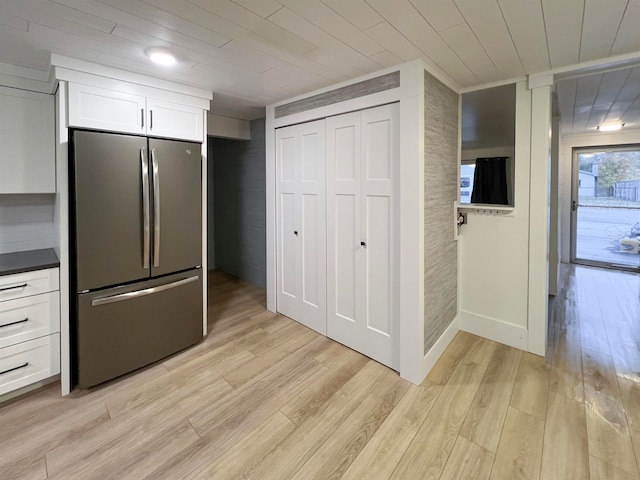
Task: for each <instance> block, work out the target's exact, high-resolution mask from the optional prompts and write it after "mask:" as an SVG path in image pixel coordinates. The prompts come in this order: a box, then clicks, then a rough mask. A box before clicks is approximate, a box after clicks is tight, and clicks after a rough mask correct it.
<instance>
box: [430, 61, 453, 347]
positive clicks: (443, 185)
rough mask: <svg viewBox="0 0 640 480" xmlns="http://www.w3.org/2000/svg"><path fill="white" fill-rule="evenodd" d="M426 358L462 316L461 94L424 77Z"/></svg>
mask: <svg viewBox="0 0 640 480" xmlns="http://www.w3.org/2000/svg"><path fill="white" fill-rule="evenodd" d="M424 101H425V109H424V116H425V118H424V125H425V127H424V162H425V164H424V213H425V218H424V235H425V239H424V248H425V252H424V262H425V265H424V316H425V319H424V320H425V321H424V352H425V353H426V352H428V351H429V349H430V348H431V347H432V346H433V344H434V343H435V342H436V340H438V338H439V337H440V335H442V333H443V332H444V331H445V330H446V328H447V327H448V326H449V325H450V324H451V322H452V321H453V320H454V319H455V317H456V315H457V304H458V298H457V295H458V278H457V264H458V258H457V257H458V254H457V245H456V242H455V241H454V237H453V202H454V201H455V200H456V198H457V195H458V182H459V181H460V180H459V177H460V174H459V172H458V94H457V93H455V92H454V91H453V90H451V89H449V88H448V87H446V86H445V85H444V84H442V83H441V82H440V81H438V80H437V79H436V78H435V77H433V76H432V75H430V74H429V73H428V72H426V71H425V72H424Z"/></svg>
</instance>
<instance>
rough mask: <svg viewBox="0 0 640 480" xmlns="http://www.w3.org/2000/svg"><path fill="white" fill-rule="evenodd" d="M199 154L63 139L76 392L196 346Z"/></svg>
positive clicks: (172, 145) (194, 148)
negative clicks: (68, 198)
mask: <svg viewBox="0 0 640 480" xmlns="http://www.w3.org/2000/svg"><path fill="white" fill-rule="evenodd" d="M200 151H201V145H200V144H197V143H188V142H181V141H174V140H161V139H154V138H146V137H138V136H130V135H118V134H110V133H99V132H89V131H80V130H76V131H73V132H72V138H71V150H70V173H71V176H72V177H73V181H72V182H70V183H71V185H70V188H71V198H72V202H71V206H70V208H71V211H72V212H71V213H72V215H71V217H72V218H71V229H72V232H71V235H70V238H71V246H70V247H71V251H72V252H75V260H74V261H72V263H73V264H72V275H71V277H72V278H71V285H72V288H73V289H74V290H73V291H75V292H76V302H75V305H74V307H75V309H74V311H73V312H72V315H73V316H75V320H76V321H75V323H74V325H75V329H74V331H73V332H72V333H73V334H74V336H75V343H76V347H77V348H76V350H75V359H72V361H73V360H74V362H73V363H74V364H75V365H76V379H77V384H78V385H79V386H80V387H81V388H86V387H90V386H93V385H97V384H99V383H102V382H104V381H106V380H110V379H112V378H115V377H117V376H120V375H122V374H125V373H128V372H130V371H132V370H135V369H137V368H139V367H142V366H144V365H147V364H149V363H152V362H154V361H157V360H159V359H161V358H163V357H166V356H168V355H171V354H172V353H175V352H177V351H179V350H182V349H184V348H186V347H188V346H190V345H192V344H194V343H197V342H198V341H199V340H201V339H202V336H203V327H202V326H203V319H202V315H203V308H202V298H203V297H202V271H201V264H202V260H201V258H202V230H201V229H202V192H201V185H202V182H201V178H202V177H201V175H202V173H201V172H202V168H201V162H202V159H201V154H200ZM72 257H74V256H73V255H72Z"/></svg>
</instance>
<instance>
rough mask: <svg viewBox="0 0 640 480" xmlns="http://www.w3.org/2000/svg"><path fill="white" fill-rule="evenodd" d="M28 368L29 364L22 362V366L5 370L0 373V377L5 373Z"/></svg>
mask: <svg viewBox="0 0 640 480" xmlns="http://www.w3.org/2000/svg"><path fill="white" fill-rule="evenodd" d="M27 366H29V362H24V363H23V364H22V365H18V366H17V367H13V368H10V369H8V370H5V371H4V372H0V375H4V374H5V373H9V372H13V371H15V370H20V369H21V368H24V367H27Z"/></svg>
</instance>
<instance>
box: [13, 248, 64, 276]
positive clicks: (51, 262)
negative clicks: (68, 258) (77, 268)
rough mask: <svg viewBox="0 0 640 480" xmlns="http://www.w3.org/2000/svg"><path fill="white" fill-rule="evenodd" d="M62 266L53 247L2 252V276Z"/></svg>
mask: <svg viewBox="0 0 640 480" xmlns="http://www.w3.org/2000/svg"><path fill="white" fill-rule="evenodd" d="M59 266H60V260H58V256H57V255H56V252H55V251H54V250H53V248H45V249H42V250H27V251H25V252H13V253H2V254H0V276H2V275H11V274H12V273H23V272H31V271H33V270H44V269H45V268H55V267H59Z"/></svg>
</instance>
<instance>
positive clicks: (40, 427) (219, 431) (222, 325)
mask: <svg viewBox="0 0 640 480" xmlns="http://www.w3.org/2000/svg"><path fill="white" fill-rule="evenodd" d="M562 272H563V281H562V285H563V288H562V291H561V292H560V294H559V295H558V297H556V298H555V299H553V300H552V301H551V303H550V327H549V342H550V343H549V349H548V355H547V358H546V359H545V358H541V357H537V356H535V355H531V354H528V353H525V352H521V351H519V350H516V349H513V348H510V347H506V346H504V345H500V344H497V343H495V342H491V341H489V340H486V339H482V338H479V337H476V336H473V335H471V334H468V333H464V332H459V333H458V334H457V335H456V337H455V339H454V340H453V342H452V343H451V345H450V346H449V348H448V349H447V350H446V351H445V353H444V355H443V356H442V357H441V359H440V360H439V361H438V363H437V364H436V366H435V367H434V368H433V370H432V372H431V373H430V374H429V376H428V378H427V379H426V380H425V381H424V382H423V384H422V385H420V386H416V385H412V384H410V383H408V382H406V381H404V380H402V379H400V377H399V376H398V375H397V374H396V373H395V372H393V371H391V370H389V369H388V368H386V367H384V366H382V365H380V364H378V363H376V362H373V361H371V360H369V359H368V358H366V357H364V356H362V355H360V354H358V353H356V352H354V351H352V350H350V349H348V348H346V347H344V346H342V345H339V344H337V343H335V342H332V341H331V340H329V339H327V338H325V337H322V336H320V335H317V334H316V333H314V332H312V331H311V330H308V329H307V328H305V327H303V326H301V325H299V324H298V323H296V322H294V321H292V320H290V319H288V318H286V317H283V316H281V315H277V314H272V313H270V312H268V311H266V310H265V308H264V305H265V294H264V291H263V290H261V289H259V288H257V287H253V286H251V285H248V284H246V283H243V282H241V281H239V280H236V279H233V278H230V277H228V276H226V275H223V274H221V273H217V272H213V273H211V275H210V284H211V288H210V292H209V293H210V314H209V328H210V333H209V336H208V337H207V339H206V340H205V341H203V342H202V343H201V344H199V345H197V346H195V347H194V348H191V349H189V350H187V351H185V352H182V353H179V354H177V355H175V356H173V357H171V358H169V359H166V360H164V361H162V362H160V363H157V364H155V365H152V366H150V367H148V368H146V369H144V370H142V371H140V372H137V373H136V374H135V375H129V376H127V377H125V378H121V379H118V380H117V381H113V382H109V383H108V384H105V385H102V386H100V387H97V388H94V389H92V390H91V391H79V392H74V393H72V394H71V395H70V396H68V397H65V398H62V397H60V395H59V391H60V387H59V385H58V384H52V385H50V386H47V387H44V388H42V389H40V390H38V391H36V392H32V393H30V394H27V395H25V396H23V397H21V398H19V399H16V400H15V401H11V402H8V403H6V404H4V405H0V432H1V435H0V479H2V480H9V479H45V478H57V479H65V480H66V479H83V480H87V479H101V480H102V479H136V480H138V479H145V478H148V479H154V480H155V479H172V480H173V479H191V478H194V479H195V478H197V479H223V480H227V479H231V480H232V479H240V480H249V479H251V480H266V479H274V480H286V479H302V480H311V479H319V480H320V479H322V480H326V479H336V480H337V479H343V480H347V479H349V480H360V479H384V480H388V479H399V480H414V479H433V480H461V479H473V480H484V479H486V480H515V479H522V480H534V479H535V480H572V479H575V480H589V479H590V480H617V479H624V480H640V474H639V470H638V460H639V459H640V277H639V276H638V275H633V274H628V273H621V272H615V271H607V270H603V269H595V268H589V267H580V266H566V265H563V267H562Z"/></svg>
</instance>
